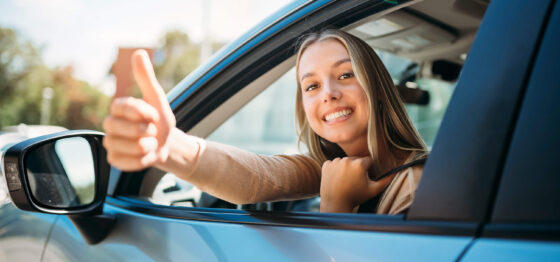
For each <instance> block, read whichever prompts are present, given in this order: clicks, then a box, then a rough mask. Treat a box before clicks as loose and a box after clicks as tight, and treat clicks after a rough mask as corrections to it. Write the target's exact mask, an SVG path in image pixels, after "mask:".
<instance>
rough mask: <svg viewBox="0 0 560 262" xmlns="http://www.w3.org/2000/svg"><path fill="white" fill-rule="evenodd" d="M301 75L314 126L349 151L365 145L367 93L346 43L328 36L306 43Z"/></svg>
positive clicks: (300, 66)
mask: <svg viewBox="0 0 560 262" xmlns="http://www.w3.org/2000/svg"><path fill="white" fill-rule="evenodd" d="M298 77H299V79H298V81H299V83H300V86H301V89H302V90H301V91H302V103H303V108H304V110H305V115H306V117H307V120H308V121H309V125H310V126H311V129H313V131H315V133H317V134H318V135H319V136H321V137H323V138H325V139H327V140H328V141H330V142H333V143H337V144H338V145H339V146H340V147H342V149H343V150H344V151H345V152H346V154H349V155H350V154H351V152H349V151H356V147H366V146H367V126H368V117H369V108H368V102H367V97H366V94H365V92H364V90H363V89H362V87H361V85H360V84H359V83H358V79H357V78H356V76H355V75H354V70H353V68H352V63H351V62H350V56H349V55H348V51H347V50H346V48H345V47H344V45H343V44H342V43H340V42H339V41H337V40H334V39H328V40H323V41H319V42H315V43H313V44H312V45H310V46H309V47H307V49H306V50H305V51H304V52H303V54H302V55H301V58H300V61H299V68H298ZM359 150H361V151H363V148H360V149H359ZM366 150H367V148H366Z"/></svg>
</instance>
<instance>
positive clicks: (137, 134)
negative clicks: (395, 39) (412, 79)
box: [103, 30, 426, 214]
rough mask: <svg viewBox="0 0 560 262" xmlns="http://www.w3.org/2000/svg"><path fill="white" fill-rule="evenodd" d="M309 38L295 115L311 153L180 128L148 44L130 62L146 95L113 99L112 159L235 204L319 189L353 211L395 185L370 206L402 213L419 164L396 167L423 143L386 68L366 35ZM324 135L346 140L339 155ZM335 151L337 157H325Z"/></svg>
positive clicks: (331, 202)
mask: <svg viewBox="0 0 560 262" xmlns="http://www.w3.org/2000/svg"><path fill="white" fill-rule="evenodd" d="M306 39H307V40H304V41H303V42H302V45H301V48H300V52H299V53H298V59H297V63H296V72H297V75H298V76H299V75H301V78H300V77H298V91H297V93H298V94H297V96H296V115H297V116H298V123H299V132H300V138H301V139H302V141H303V142H304V143H305V144H306V145H307V147H308V148H309V149H310V156H306V155H294V156H287V155H277V156H263V155H256V154H253V153H249V152H246V151H243V150H240V149H238V148H234V147H230V146H226V145H222V144H218V143H212V142H207V141H205V140H202V139H199V138H196V137H193V136H189V135H187V134H185V133H183V132H182V131H181V130H179V129H177V128H176V127H175V118H174V115H173V113H172V112H171V109H170V108H169V105H168V104H167V101H166V100H165V95H164V93H163V91H162V90H161V87H160V86H159V84H158V82H157V80H156V79H155V76H154V73H153V71H152V68H151V64H150V62H149V59H148V58H147V55H146V53H145V52H143V51H139V52H136V53H135V55H134V56H133V66H134V72H135V77H136V80H137V82H138V84H139V85H140V87H141V89H142V93H143V97H144V99H143V100H141V99H135V98H130V97H128V98H118V99H115V101H114V103H113V105H112V106H111V115H110V116H109V117H108V118H107V119H106V120H105V123H104V127H105V130H106V132H107V136H106V137H105V139H104V140H103V143H104V146H105V147H106V149H107V152H108V155H107V157H108V160H109V162H110V163H111V164H112V165H114V166H116V167H119V168H121V169H123V170H138V169H142V168H145V167H148V166H154V165H155V166H157V167H158V168H160V169H163V170H166V171H168V172H172V173H174V174H176V175H177V176H179V177H180V178H182V179H184V180H187V181H189V182H191V183H193V184H194V185H196V186H197V187H199V188H200V189H202V190H203V191H205V192H208V193H210V194H212V195H215V196H218V197H220V198H222V199H225V200H227V201H230V202H233V203H238V204H243V203H256V202H262V201H277V200H284V199H300V198H303V197H309V196H315V195H317V194H318V193H320V194H321V197H322V202H321V211H323V212H352V211H356V210H357V208H358V207H360V205H361V204H364V203H365V202H367V201H368V200H370V199H372V198H373V197H375V196H378V195H380V193H381V192H382V191H383V190H384V189H386V188H387V186H388V185H389V184H391V186H389V190H388V191H387V192H389V193H385V194H384V197H383V200H382V201H381V202H382V203H385V204H383V206H384V208H383V209H380V210H377V208H376V207H377V200H373V202H372V201H370V202H368V205H369V206H371V207H370V208H369V209H368V211H369V212H375V211H376V210H377V212H379V213H391V214H395V213H401V212H404V211H405V210H406V209H407V208H408V207H409V206H410V204H411V203H412V199H413V194H414V190H415V187H416V185H417V183H418V181H419V177H420V174H421V167H415V168H414V169H413V168H412V167H409V168H408V169H405V170H404V171H401V172H390V170H392V169H394V168H396V167H398V166H400V165H403V164H406V163H407V162H410V161H412V160H417V159H420V158H422V157H423V156H425V153H426V149H425V146H424V144H423V142H422V140H421V139H420V138H419V135H418V134H417V132H416V130H415V129H414V127H413V126H412V124H411V123H410V120H409V119H408V116H407V114H406V111H405V110H404V106H403V104H402V101H401V100H400V99H399V97H398V94H397V91H396V90H395V87H394V85H392V84H390V85H389V84H388V80H387V79H390V77H389V74H388V73H387V70H386V69H385V68H384V67H383V65H382V63H381V62H380V60H379V58H377V56H376V55H375V52H374V51H373V50H372V49H371V48H370V47H369V46H368V45H367V44H366V43H364V42H363V41H362V40H360V39H358V38H356V37H353V36H351V35H349V34H346V33H343V32H341V31H334V30H332V31H326V32H324V33H322V34H315V35H311V36H308V37H307V38H306ZM357 59H359V60H357ZM361 60H364V61H361ZM373 87H376V88H377V89H376V90H371V89H372V88H373ZM377 108H383V109H381V110H378V109H377ZM303 114H304V116H303ZM321 143H322V144H325V143H328V144H330V145H336V146H337V147H338V148H339V149H338V151H337V152H334V154H333V152H331V151H330V150H329V149H324V148H322V147H321ZM340 148H341V149H342V151H341V150H340ZM337 154H338V155H337ZM327 155H329V156H330V157H329V158H327V157H326V156H327ZM334 157H339V158H340V159H334V160H333V161H330V160H327V159H332V158H334ZM417 163H420V162H417ZM321 166H322V168H321ZM393 173H397V174H396V175H395V174H393ZM231 174H235V175H231ZM384 174H385V175H384ZM382 175H384V177H383V178H381V177H380V176H382ZM375 178H379V179H378V180H377V181H374V180H371V179H375ZM224 181H228V183H224ZM395 181H397V182H395ZM405 182H406V183H405ZM401 185H406V188H405V189H403V190H401ZM362 210H365V209H363V208H362Z"/></svg>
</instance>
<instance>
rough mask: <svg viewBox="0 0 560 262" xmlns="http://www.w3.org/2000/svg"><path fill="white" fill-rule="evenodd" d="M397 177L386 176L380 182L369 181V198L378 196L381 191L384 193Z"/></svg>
mask: <svg viewBox="0 0 560 262" xmlns="http://www.w3.org/2000/svg"><path fill="white" fill-rule="evenodd" d="M394 177H395V175H394V174H393V175H390V176H386V177H384V178H382V179H380V180H378V181H372V180H368V194H369V195H370V196H369V198H372V197H374V196H377V195H378V194H379V193H381V191H383V190H384V189H385V188H386V187H387V186H388V185H389V183H391V181H393V178H394Z"/></svg>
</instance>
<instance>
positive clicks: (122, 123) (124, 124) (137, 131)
mask: <svg viewBox="0 0 560 262" xmlns="http://www.w3.org/2000/svg"><path fill="white" fill-rule="evenodd" d="M103 129H105V133H106V134H107V135H111V136H120V137H125V138H139V137H143V136H155V135H156V134H157V129H156V127H155V125H154V124H153V123H151V122H135V121H129V120H127V119H123V118H118V117H113V116H108V117H107V118H105V120H104V121H103Z"/></svg>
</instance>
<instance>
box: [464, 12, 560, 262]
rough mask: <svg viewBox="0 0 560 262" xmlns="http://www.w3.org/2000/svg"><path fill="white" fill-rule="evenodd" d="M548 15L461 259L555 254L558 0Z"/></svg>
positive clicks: (558, 223)
mask: <svg viewBox="0 0 560 262" xmlns="http://www.w3.org/2000/svg"><path fill="white" fill-rule="evenodd" d="M554 5H555V6H554V8H553V9H551V11H550V12H551V13H550V14H548V15H547V17H549V22H548V26H547V27H546V31H545V32H543V36H542V44H541V46H540V48H539V50H538V53H537V54H536V56H535V64H534V66H533V67H532V70H531V75H530V77H529V78H528V81H527V87H526V90H525V96H524V98H523V101H522V102H521V108H520V113H519V119H518V120H517V122H516V123H515V129H514V131H513V134H512V137H513V138H512V142H511V146H510V148H509V150H508V155H507V159H506V160H505V162H504V172H503V174H502V177H501V179H500V182H499V187H498V191H497V196H496V200H495V202H494V204H493V205H494V208H493V211H492V214H491V217H490V219H489V223H488V224H486V225H485V226H484V228H483V231H482V237H481V238H480V239H478V240H476V241H475V242H474V244H473V246H472V247H471V248H470V249H469V251H468V252H467V253H466V255H465V258H464V260H465V261H480V260H481V259H488V260H492V261H520V260H533V261H558V260H559V259H560V242H559V240H560V238H559V236H560V196H559V195H558V188H559V186H558V185H559V183H560V177H559V176H558V174H559V172H558V167H557V164H556V163H557V162H556V161H557V160H556V154H555V152H556V150H557V148H558V147H560V139H559V137H558V134H560V124H559V123H560V107H558V101H559V99H560V89H559V88H558V84H557V79H556V76H558V74H560V66H559V61H560V51H559V50H558V47H557V45H558V42H559V41H560V34H558V32H560V3H559V2H556V3H555V4H554Z"/></svg>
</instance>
